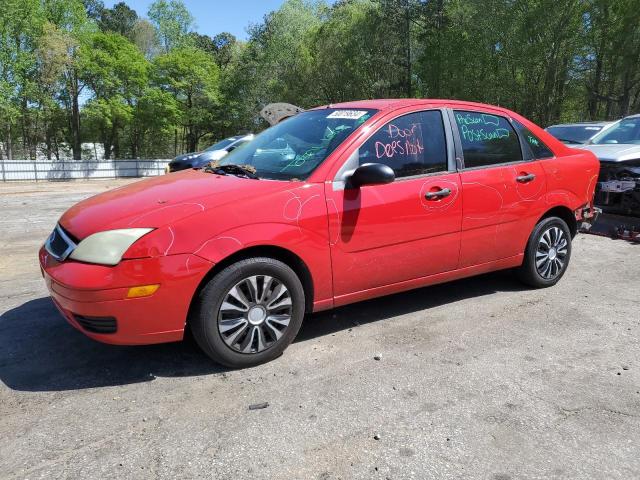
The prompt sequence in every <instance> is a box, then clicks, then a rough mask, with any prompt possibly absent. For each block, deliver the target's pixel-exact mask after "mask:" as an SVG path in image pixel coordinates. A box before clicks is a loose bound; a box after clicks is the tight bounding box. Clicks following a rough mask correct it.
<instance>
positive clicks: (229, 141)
mask: <svg viewBox="0 0 640 480" xmlns="http://www.w3.org/2000/svg"><path fill="white" fill-rule="evenodd" d="M237 139H238V137H231V138H225V139H224V140H220V141H219V142H218V143H215V144H213V145H211V146H210V147H208V148H205V149H204V151H205V152H211V151H212V150H222V149H223V148H224V147H227V146H229V145H231V144H232V143H233V142H235V141H236V140H237Z"/></svg>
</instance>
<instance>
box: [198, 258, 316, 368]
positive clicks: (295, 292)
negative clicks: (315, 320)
mask: <svg viewBox="0 0 640 480" xmlns="http://www.w3.org/2000/svg"><path fill="white" fill-rule="evenodd" d="M256 276H257V277H259V278H262V282H263V283H262V296H264V295H265V290H266V286H265V285H266V283H267V280H266V278H268V277H271V278H273V279H275V280H277V281H276V283H278V282H279V283H280V284H281V285H283V286H284V287H285V289H286V291H287V292H286V294H288V297H289V298H290V301H291V306H290V308H289V309H288V310H287V313H288V316H289V317H290V320H289V323H288V325H287V326H286V327H284V329H283V330H282V332H281V336H280V338H276V336H275V335H273V334H270V333H269V332H270V331H272V330H273V328H272V327H271V328H267V325H266V323H267V321H266V320H264V321H263V322H262V323H263V324H265V325H264V326H260V332H258V333H256V337H257V338H256V339H255V341H254V337H253V332H251V333H247V334H246V335H251V338H247V337H246V336H245V337H244V338H245V339H246V340H248V342H249V343H250V344H251V345H255V346H256V348H255V349H254V350H255V351H252V352H249V353H242V352H240V351H238V350H236V349H235V348H236V347H237V345H234V346H229V345H228V344H227V343H225V340H224V339H223V334H222V332H221V328H222V327H221V328H219V318H220V316H221V315H224V313H221V308H222V304H223V302H224V301H225V299H228V298H229V297H228V295H230V294H231V292H230V291H231V290H232V289H233V288H237V287H238V285H239V282H240V283H242V285H243V286H242V287H240V288H241V289H242V288H245V287H246V286H249V285H246V284H245V283H243V282H245V281H246V280H248V279H249V278H253V277H256ZM245 279H246V280H245ZM258 282H260V280H258ZM274 291H275V290H274ZM249 293H251V292H249ZM257 296H258V292H256V297H257ZM244 299H245V300H247V297H246V296H245V297H244ZM276 300H277V299H274V300H273V301H272V302H271V303H274V302H276ZM225 305H228V303H227V304H225ZM265 305H266V304H265ZM256 307H257V304H256V305H255V306H254V307H252V308H256ZM222 310H224V308H222ZM226 311H229V310H228V309H227V310H226ZM304 312H305V295H304V289H303V288H302V283H301V282H300V279H299V278H298V276H297V275H296V273H295V272H294V271H293V270H292V269H291V268H290V267H289V266H287V265H286V264H284V263H282V262H280V261H278V260H275V259H273V258H267V257H255V258H248V259H246V260H240V261H238V262H237V263H234V264H233V265H230V266H228V267H227V268H225V269H224V270H222V271H221V272H219V273H218V274H217V275H215V276H214V277H213V278H211V279H210V280H209V281H208V282H207V283H206V284H205V285H204V287H203V288H202V289H201V290H200V292H199V293H198V297H197V299H196V302H195V305H194V308H193V310H192V313H191V316H190V319H189V323H190V326H191V330H192V333H193V337H194V339H195V340H196V342H197V343H198V345H199V346H200V348H201V349H202V350H203V351H204V352H205V353H206V354H207V355H208V356H209V357H210V358H211V359H213V360H214V361H216V362H218V363H220V364H222V365H225V366H227V367H231V368H245V367H251V366H254V365H259V364H261V363H265V362H268V361H271V360H273V359H274V358H277V357H279V356H280V355H282V352H283V351H284V350H285V349H286V348H287V347H288V346H289V344H290V343H291V342H292V341H293V339H294V338H295V337H296V335H297V334H298V331H299V330H300V326H301V325H302V320H303V318H304ZM239 315H242V316H244V317H246V320H243V321H244V322H245V325H244V326H240V327H238V328H237V329H235V330H234V329H230V330H231V331H232V333H233V332H237V331H238V330H241V329H242V328H245V327H246V328H248V329H249V330H255V329H256V328H257V327H258V325H254V324H252V323H250V322H249V320H248V319H249V316H248V313H239ZM263 316H266V318H267V319H268V318H269V312H268V311H265V312H263ZM284 316H287V315H284ZM222 318H224V317H222ZM223 321H225V320H223ZM229 321H233V320H229ZM265 332H267V333H266V335H265ZM260 335H262V337H260ZM231 336H232V335H228V337H227V340H228V338H229V337H231ZM242 336H243V335H241V337H242ZM267 337H269V338H267ZM265 339H270V340H271V341H272V343H271V344H270V345H269V346H268V347H266V348H265V349H264V350H262V351H259V350H258V349H259V348H260V347H258V340H260V341H262V340H265ZM266 343H267V342H264V344H266ZM260 346H262V345H260ZM247 348H248V347H247Z"/></svg>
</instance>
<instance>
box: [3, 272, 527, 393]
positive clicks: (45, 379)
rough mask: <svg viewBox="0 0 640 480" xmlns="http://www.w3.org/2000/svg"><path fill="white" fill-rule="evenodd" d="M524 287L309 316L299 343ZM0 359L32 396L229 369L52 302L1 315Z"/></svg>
mask: <svg viewBox="0 0 640 480" xmlns="http://www.w3.org/2000/svg"><path fill="white" fill-rule="evenodd" d="M523 288H524V287H522V286H521V285H520V284H519V283H518V282H517V281H515V280H514V279H513V278H512V275H511V274H509V273H508V272H496V273H491V274H486V275H482V276H480V277H475V278H470V279H464V280H459V281H456V282H451V283H446V284H442V285H436V286H432V287H426V288H421V289H418V290H413V291H410V292H404V293H399V294H395V295H390V296H387V297H381V298H377V299H374V300H369V301H365V302H360V303H357V304H352V305H348V306H345V307H341V308H338V309H335V310H331V311H327V312H321V313H317V314H313V315H310V316H308V317H307V318H306V319H305V322H304V323H303V326H302V329H301V330H300V333H299V334H298V337H297V339H296V342H300V341H306V340H310V339H313V338H317V337H321V336H325V335H330V334H332V333H335V332H337V331H340V330H345V329H348V328H352V327H354V326H358V325H364V324H367V323H371V322H377V321H381V320H385V319H388V318H391V317H395V316H398V315H402V314H405V313H409V312H414V311H419V310H424V309H428V308H431V307H434V306H438V305H443V304H447V303H452V302H455V301H458V300H462V299H467V298H473V297H479V296H484V295H490V294H492V293H495V292H498V291H517V290H521V289H523ZM187 337H188V336H187ZM0 352H2V354H1V356H0V381H2V382H3V383H4V384H5V385H7V386H8V387H9V388H11V389H13V390H18V391H28V392H39V391H64V390H80V389H86V388H96V387H107V386H116V385H127V384H133V383H141V382H149V381H152V380H154V379H155V378H156V377H187V376H197V375H210V374H221V373H223V372H226V371H228V370H229V369H227V368H225V367H222V366H219V365H217V364H215V363H214V362H212V361H211V360H209V359H208V357H206V356H205V355H204V354H203V353H202V352H201V351H200V350H199V349H198V347H197V345H196V344H195V342H194V341H193V340H192V339H190V338H187V340H185V341H184V342H177V343H168V344H161V345H145V346H131V347H129V346H114V345H105V344H101V343H98V342H95V341H93V340H91V339H89V338H87V337H85V336H84V335H83V334H82V333H80V332H78V331H76V330H75V329H74V328H72V327H71V326H70V325H68V324H67V322H66V321H65V320H64V319H63V318H62V317H61V315H60V314H59V313H58V311H57V310H56V308H55V306H54V305H53V303H52V301H51V299H50V298H48V297H43V298H38V299H36V300H30V301H28V302H26V303H24V304H22V305H20V306H18V307H16V308H14V309H11V310H9V311H7V312H5V313H4V314H3V315H2V316H0Z"/></svg>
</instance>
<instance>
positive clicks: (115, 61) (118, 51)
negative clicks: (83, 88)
mask: <svg viewBox="0 0 640 480" xmlns="http://www.w3.org/2000/svg"><path fill="white" fill-rule="evenodd" d="M148 69H149V64H148V62H147V60H146V59H145V58H144V56H143V55H142V53H140V51H139V50H138V49H137V48H136V46H135V45H133V44H132V43H131V42H130V41H129V40H127V39H126V38H125V37H123V36H122V35H120V34H118V33H111V32H108V33H103V32H96V33H94V34H93V36H92V38H91V41H90V44H89V47H88V48H87V49H86V51H85V53H84V56H83V70H84V71H83V78H84V81H85V82H86V83H87V84H88V85H89V86H90V88H91V90H92V91H93V93H94V95H95V97H94V101H93V103H92V104H90V107H91V111H92V113H94V118H96V119H97V121H96V123H97V124H99V125H100V127H101V128H100V132H101V137H102V143H103V144H104V152H105V158H109V157H110V156H111V154H113V155H114V156H115V157H116V158H118V157H120V153H121V152H120V141H119V140H120V138H119V135H120V132H121V131H122V130H123V129H124V128H125V127H126V126H127V125H128V124H129V123H130V122H131V120H132V119H133V115H134V111H135V109H136V105H137V101H138V98H140V97H141V96H142V95H143V92H144V89H145V87H146V86H147V83H148ZM96 112H97V113H98V114H99V115H95V113H96ZM129 146H130V153H131V157H132V158H136V157H137V154H138V149H139V142H138V132H137V130H136V129H135V128H132V129H130V139H129Z"/></svg>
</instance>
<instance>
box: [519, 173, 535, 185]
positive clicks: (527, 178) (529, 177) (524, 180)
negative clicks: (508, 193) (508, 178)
mask: <svg viewBox="0 0 640 480" xmlns="http://www.w3.org/2000/svg"><path fill="white" fill-rule="evenodd" d="M535 179H536V176H535V175H534V174H533V173H527V174H526V175H518V176H517V177H516V181H518V182H520V183H529V182H533V181H534V180H535Z"/></svg>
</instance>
